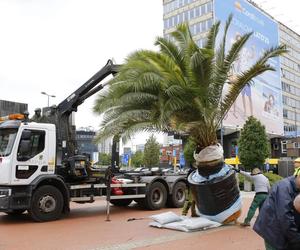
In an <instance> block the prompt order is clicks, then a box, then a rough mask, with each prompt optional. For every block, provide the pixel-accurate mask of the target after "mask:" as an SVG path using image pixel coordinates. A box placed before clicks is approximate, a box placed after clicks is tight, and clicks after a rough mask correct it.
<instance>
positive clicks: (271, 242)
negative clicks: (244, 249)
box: [253, 175, 300, 250]
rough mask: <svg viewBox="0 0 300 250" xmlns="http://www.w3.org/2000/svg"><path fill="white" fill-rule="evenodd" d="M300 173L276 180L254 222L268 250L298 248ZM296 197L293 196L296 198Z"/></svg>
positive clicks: (299, 233) (299, 246)
mask: <svg viewBox="0 0 300 250" xmlns="http://www.w3.org/2000/svg"><path fill="white" fill-rule="evenodd" d="M299 191H300V175H296V176H290V177H287V178H285V179H283V180H281V181H279V182H278V183H276V184H275V185H274V186H273V188H272V190H271V193H270V195H269V196H268V197H267V199H266V200H265V202H264V204H263V206H262V208H261V210H260V213H259V215H258V217H257V219H256V222H255V224H254V227H253V229H254V231H255V232H256V233H258V234H259V235H260V236H261V237H262V238H263V239H264V240H265V245H266V249H267V250H274V249H276V250H299V249H300V204H299V199H300V197H297V198H296V196H297V195H298V194H299ZM295 198H296V199H295Z"/></svg>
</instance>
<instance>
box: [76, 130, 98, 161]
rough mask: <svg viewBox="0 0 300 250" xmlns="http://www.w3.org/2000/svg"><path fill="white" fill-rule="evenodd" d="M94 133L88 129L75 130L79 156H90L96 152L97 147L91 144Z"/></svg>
mask: <svg viewBox="0 0 300 250" xmlns="http://www.w3.org/2000/svg"><path fill="white" fill-rule="evenodd" d="M95 136H96V132H95V131H93V130H91V129H89V128H80V129H78V130H76V141H77V146H78V150H79V152H80V154H87V155H90V156H92V155H93V153H94V152H97V151H98V148H97V146H96V145H95V143H94V142H93V140H94V138H95Z"/></svg>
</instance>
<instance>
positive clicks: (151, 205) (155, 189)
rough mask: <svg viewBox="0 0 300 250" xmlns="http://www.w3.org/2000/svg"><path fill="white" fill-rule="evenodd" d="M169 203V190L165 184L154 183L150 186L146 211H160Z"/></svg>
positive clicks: (146, 200) (145, 203)
mask: <svg viewBox="0 0 300 250" xmlns="http://www.w3.org/2000/svg"><path fill="white" fill-rule="evenodd" d="M166 202H167V190H166V188H165V186H164V184H162V183H160V182H154V183H152V184H150V187H149V189H148V191H147V193H146V198H145V199H144V202H143V205H144V207H145V208H146V209H150V210H158V209H161V208H163V207H164V206H165V205H166Z"/></svg>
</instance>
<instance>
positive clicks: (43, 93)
mask: <svg viewBox="0 0 300 250" xmlns="http://www.w3.org/2000/svg"><path fill="white" fill-rule="evenodd" d="M41 94H42V95H46V96H47V97H48V107H49V99H50V97H56V96H55V95H49V94H47V93H46V92H44V91H42V92H41Z"/></svg>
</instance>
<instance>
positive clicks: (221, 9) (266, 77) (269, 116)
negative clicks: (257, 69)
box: [214, 0, 284, 135]
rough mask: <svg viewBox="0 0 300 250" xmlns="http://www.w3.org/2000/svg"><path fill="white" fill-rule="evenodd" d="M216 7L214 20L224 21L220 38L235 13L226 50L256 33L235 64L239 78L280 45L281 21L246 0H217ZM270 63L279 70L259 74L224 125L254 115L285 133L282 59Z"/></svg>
mask: <svg viewBox="0 0 300 250" xmlns="http://www.w3.org/2000/svg"><path fill="white" fill-rule="evenodd" d="M214 10H215V12H214V13H215V16H214V18H215V21H221V26H220V32H219V36H218V39H219V41H220V39H221V38H222V36H223V30H224V26H225V22H226V20H227V19H228V16H229V15H230V14H233V19H232V22H231V26H230V28H229V30H228V35H227V48H226V50H227V51H228V49H229V48H230V47H231V45H232V44H233V43H234V42H235V41H236V40H238V39H239V38H240V37H241V35H243V34H245V33H248V32H253V34H252V36H251V37H250V39H249V40H248V42H247V43H246V45H245V46H244V48H243V49H242V50H241V53H240V55H239V58H238V60H237V61H236V62H235V63H234V65H233V67H232V69H231V76H230V77H236V75H238V74H239V73H240V72H243V71H245V70H247V69H248V68H250V67H251V65H252V64H254V63H255V62H256V61H257V59H258V58H259V57H260V56H261V55H262V54H263V53H264V51H265V50H266V49H268V48H270V47H273V46H277V45H278V44H279V38H278V24H277V23H276V22H275V21H274V20H273V19H271V18H270V17H268V16H266V15H265V14H263V13H262V12H261V11H260V10H259V9H257V8H255V7H254V6H253V5H252V4H250V3H248V2H247V1H245V0H239V1H238V0H214ZM268 63H269V64H271V65H272V66H273V67H274V68H275V69H276V71H268V72H266V73H264V74H262V75H261V76H259V77H256V78H255V79H254V81H253V83H252V84H251V85H249V86H246V87H245V88H244V89H243V90H242V92H241V94H240V95H239V97H238V98H237V100H236V102H235V103H234V104H233V106H232V107H231V109H230V111H229V112H228V115H227V116H226V117H225V119H224V121H223V125H224V126H225V127H229V128H230V127H232V128H237V127H239V128H241V127H242V126H243V125H244V123H245V121H246V120H247V118H248V117H249V116H250V115H253V116H254V117H256V118H257V119H259V120H260V121H261V122H262V124H263V125H265V127H266V130H267V132H268V133H269V134H273V135H283V134H284V131H283V115H282V109H283V107H282V91H281V80H280V61H279V58H273V59H270V60H269V62H268ZM229 88H230V84H226V86H224V90H223V91H224V93H226V91H227V90H228V89H229Z"/></svg>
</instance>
